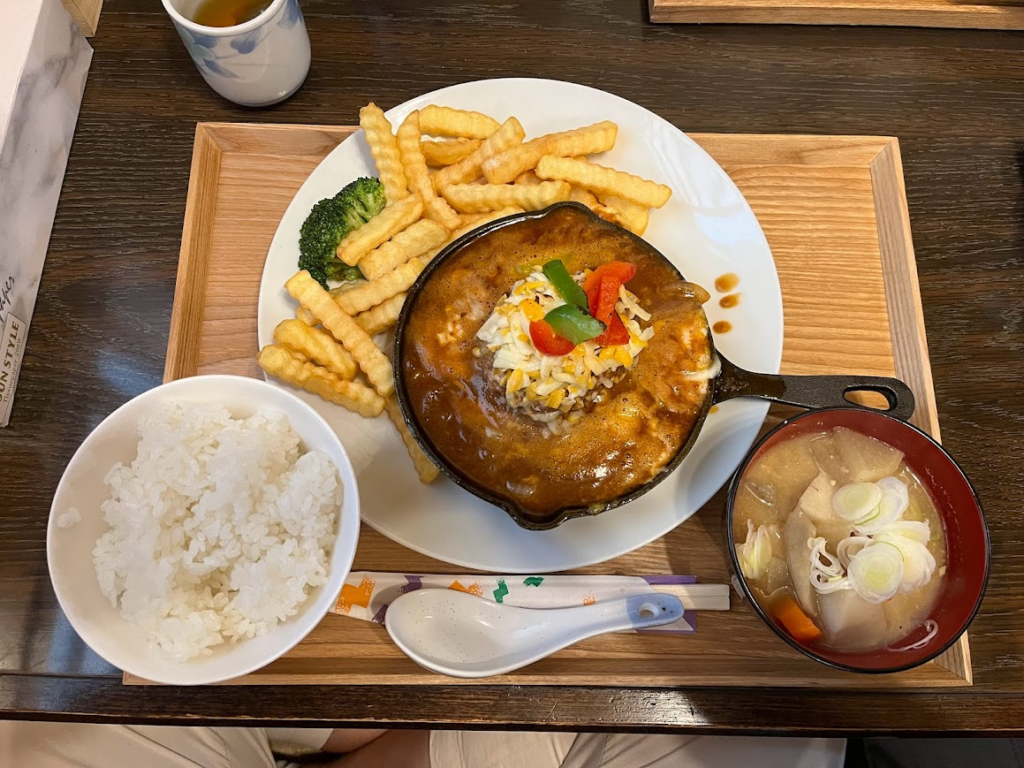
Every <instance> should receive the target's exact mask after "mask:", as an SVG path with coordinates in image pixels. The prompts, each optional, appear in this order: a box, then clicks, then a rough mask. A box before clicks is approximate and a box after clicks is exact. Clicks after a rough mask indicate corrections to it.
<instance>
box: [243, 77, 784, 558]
mask: <svg viewBox="0 0 1024 768" xmlns="http://www.w3.org/2000/svg"><path fill="white" fill-rule="evenodd" d="M481 84H486V85H487V86H488V87H492V88H495V89H498V88H504V87H506V86H508V87H511V88H515V87H519V86H525V87H531V88H536V89H544V88H555V89H558V88H570V89H573V90H579V91H581V92H586V93H589V94H592V95H593V96H594V97H595V98H600V99H610V100H611V101H612V102H613V103H615V104H616V106H617V107H618V108H619V109H621V110H625V111H632V110H640V111H642V112H643V113H645V116H646V117H647V118H648V119H651V120H653V121H654V122H655V123H657V124H659V125H660V126H661V127H662V128H663V129H667V130H668V131H669V132H671V133H674V134H676V135H675V136H674V138H676V139H677V140H679V141H681V143H682V144H683V145H685V146H686V148H687V150H688V151H690V152H696V153H697V154H698V155H700V156H702V157H703V159H704V161H706V163H709V164H710V166H711V167H713V169H714V170H713V172H714V173H715V174H716V176H717V180H718V181H719V183H722V184H723V185H724V186H725V187H726V188H731V191H732V192H733V193H735V195H736V197H737V203H738V204H739V205H740V207H741V209H742V213H743V214H744V215H745V216H746V217H749V219H750V221H752V222H753V224H754V228H755V229H756V232H757V235H758V238H757V239H758V242H757V246H758V247H759V248H761V249H763V251H764V253H765V255H767V258H768V261H769V263H770V267H771V269H770V272H771V277H772V278H773V281H772V285H769V286H767V288H768V289H769V290H770V291H772V292H773V293H774V304H775V306H774V307H773V310H774V316H775V319H777V328H776V331H775V333H774V334H773V336H772V338H770V339H768V343H769V344H770V347H771V350H772V351H773V353H774V354H772V355H771V358H770V359H769V360H767V364H766V365H762V366H759V370H762V371H764V372H765V373H778V372H779V370H780V367H781V362H782V346H783V331H784V327H785V323H784V314H783V306H782V293H781V287H780V285H779V281H778V272H777V270H776V268H775V264H774V258H773V257H772V254H771V248H770V246H769V244H768V241H767V238H766V237H765V235H764V232H763V229H762V228H761V226H760V223H759V222H758V221H757V217H756V216H755V214H754V212H753V210H752V209H751V207H750V205H749V203H748V202H747V201H746V199H745V198H744V197H743V195H742V193H741V192H740V191H739V189H738V188H737V187H736V185H735V183H734V182H733V181H732V179H731V178H730V177H729V176H728V174H727V173H726V172H725V171H724V169H722V168H721V166H719V165H718V163H717V162H716V161H715V160H714V159H713V158H712V157H711V156H710V155H709V154H708V153H707V151H706V150H704V149H703V147H701V146H700V145H699V144H697V143H696V142H695V141H694V140H693V139H691V138H690V137H689V136H688V135H687V134H686V133H685V132H683V131H682V130H680V129H678V128H676V127H675V126H674V125H672V124H671V123H669V122H668V121H667V120H665V119H664V118H662V117H660V116H659V115H657V114H656V113H654V112H651V111H650V110H648V109H647V108H645V107H643V106H641V105H639V104H636V103H634V102H631V101H629V100H627V99H624V98H622V97H621V96H617V95H615V94H611V93H608V92H607V91H602V90H600V89H596V88H591V87H589V86H584V85H580V84H577V83H571V82H567V81H561V80H551V79H541V78H493V79H485V80H473V81H468V82H464V83H459V84H456V85H452V86H447V87H445V88H440V89H437V90H435V91H431V92H429V93H425V94H421V95H419V96H416V97H414V98H412V99H409V100H407V101H405V102H403V103H401V104H399V105H397V106H395V107H393V108H391V109H390V110H387V111H386V112H385V114H386V116H387V117H388V119H389V120H390V121H391V122H392V124H393V125H397V124H398V122H400V121H401V119H404V117H405V115H406V114H408V113H409V112H410V111H412V110H413V109H417V108H419V107H420V106H422V105H424V104H426V103H440V104H444V103H448V102H450V101H451V98H450V97H452V96H453V95H457V94H458V92H459V91H461V90H462V89H465V88H472V87H476V86H479V85H481ZM463 108H469V109H471V108H473V107H471V106H463ZM517 115H518V110H517ZM519 116H520V117H521V115H519ZM607 119H613V120H615V119H616V115H615V114H611V115H608V116H607ZM524 122H525V121H524ZM582 123H583V121H577V122H575V123H572V125H577V124H582ZM566 127H567V128H568V127H571V126H570V125H566ZM528 134H529V130H528ZM359 141H362V142H363V143H364V145H365V140H364V139H363V137H362V131H360V130H357V131H356V132H354V133H353V134H352V135H351V136H349V137H347V138H345V139H344V140H343V141H342V142H340V143H339V144H338V146H337V147H335V148H334V149H333V150H332V151H331V152H330V153H329V154H328V155H327V156H326V157H324V159H323V160H322V161H321V162H320V164H319V165H318V166H317V168H315V169H314V170H313V171H312V172H311V173H310V175H309V177H307V179H306V181H305V182H303V185H302V186H301V187H300V188H299V190H298V191H297V192H296V194H295V197H294V198H293V199H292V201H291V203H289V206H288V208H287V209H286V211H285V213H284V215H283V216H282V218H281V222H280V223H279V225H278V229H277V231H276V232H275V235H274V239H273V241H272V243H271V246H270V248H269V249H268V255H267V260H266V262H265V264H264V270H263V275H262V277H261V281H260V293H259V312H258V315H259V316H258V320H257V324H258V335H259V344H260V346H261V347H262V346H263V345H264V344H268V343H271V342H272V339H271V335H272V333H266V328H265V325H266V323H265V322H264V307H265V306H266V305H267V299H268V297H269V296H270V295H271V292H272V291H273V292H278V291H280V290H281V286H280V284H279V282H278V281H275V280H271V279H270V278H269V272H270V269H269V265H270V263H271V256H272V255H273V254H274V253H275V251H279V250H280V249H281V244H280V241H281V239H282V238H283V237H285V236H284V235H283V234H282V230H283V228H284V223H285V222H286V221H288V220H290V219H295V218H296V216H297V214H296V211H295V210H293V209H295V208H297V207H300V206H301V207H302V208H303V209H305V207H306V206H305V205H301V204H299V203H298V201H299V199H300V197H301V196H302V193H303V191H304V190H306V188H307V185H310V184H311V183H315V180H316V178H317V176H318V174H322V173H324V171H323V170H322V169H325V168H329V167H330V165H331V164H332V158H333V157H335V156H336V155H338V154H339V153H341V152H343V151H344V150H343V148H344V147H345V146H346V144H348V143H349V142H359ZM367 154H368V153H367ZM627 170H628V169H627ZM361 172H362V171H359V173H361ZM356 175H358V173H354V174H353V175H352V176H351V178H355V176H356ZM351 178H350V177H347V176H346V177H345V178H338V179H337V181H336V182H334V183H333V184H332V187H334V188H336V189H340V188H341V186H343V185H344V184H345V183H347V182H348V181H350V180H351ZM336 189H335V191H336ZM326 194H330V193H324V194H323V195H322V196H326ZM317 199H319V198H317ZM656 215H658V212H655V213H653V214H652V219H653V217H654V216H656ZM304 218H305V213H302V215H301V219H304ZM301 219H299V223H301ZM292 237H293V238H294V235H292ZM670 258H671V256H670ZM683 271H684V274H687V269H686V268H684V270H683ZM687 276H688V277H689V275H687ZM277 320H280V318H277ZM270 327H271V328H272V326H270ZM716 344H717V345H718V346H722V344H721V341H720V340H719V339H717V338H716ZM730 357H732V356H731V355H730ZM734 362H735V360H734ZM740 363H741V364H742V360H741V361H740ZM266 378H267V380H268V381H270V382H271V383H274V384H275V385H277V386H282V387H283V388H285V389H289V391H295V390H293V389H292V388H290V387H287V386H284V385H282V384H280V383H278V382H276V381H274V380H273V379H271V378H269V377H266ZM328 405H329V404H328ZM738 405H739V403H738V401H730V402H728V403H726V404H724V406H723V410H725V409H726V408H730V407H733V406H738ZM314 407H316V406H314ZM332 407H333V406H332ZM768 407H769V404H768V403H767V402H745V403H743V408H744V416H745V419H744V421H745V422H747V425H746V426H745V427H744V428H743V431H744V432H746V433H748V434H746V435H743V436H733V441H734V444H735V445H739V444H741V443H742V445H743V450H742V454H741V455H740V456H739V457H738V458H736V459H735V460H734V461H730V463H731V464H733V466H731V467H730V469H729V470H728V472H726V473H725V477H724V478H723V479H722V482H721V483H719V484H718V485H717V488H720V487H721V486H722V485H724V484H725V482H727V481H728V479H729V477H730V476H731V475H732V473H733V472H734V471H735V469H736V467H737V466H738V465H739V462H740V461H741V459H742V455H743V454H745V453H746V451H747V450H749V448H750V446H751V445H753V443H754V441H755V440H756V438H757V431H758V429H757V428H754V429H753V430H751V429H750V427H749V423H750V422H753V421H756V422H757V424H758V427H759V425H760V424H761V423H762V422H763V420H764V417H765V415H766V414H767V411H768ZM325 418H326V417H325ZM710 422H713V419H710V418H709V423H710ZM707 432H708V424H707V423H706V424H705V427H704V433H702V435H701V438H704V437H705V434H706V433H707ZM748 438H749V439H748ZM343 441H344V438H343ZM699 442H700V440H698V443H699ZM686 461H687V460H684V462H683V464H682V465H681V467H682V466H685V465H686ZM681 467H680V468H679V469H677V470H676V472H679V471H680V469H681ZM662 485H663V486H666V485H669V483H662ZM460 490H461V489H460ZM653 492H654V491H652V493H653ZM715 492H716V491H715V490H712V491H711V492H709V493H706V494H702V496H706V498H703V499H702V500H701V501H699V502H696V503H694V502H690V503H689V506H691V507H692V509H689V511H686V512H682V513H680V514H679V515H678V516H677V517H678V519H676V520H674V521H672V523H671V525H668V526H667V527H664V530H660V532H653V533H647V534H644V536H642V537H640V538H637V539H636V540H634V541H631V542H630V543H629V545H628V546H627V547H624V548H620V549H618V550H617V551H615V552H610V553H604V554H599V555H594V556H590V557H583V558H578V559H566V560H565V561H564V562H563V563H561V564H559V565H558V566H557V567H547V568H542V569H538V568H537V567H533V566H528V565H527V566H523V565H517V564H516V563H515V562H514V561H512V560H510V561H507V562H503V563H501V564H499V565H490V564H487V563H483V562H480V561H479V560H474V559H472V557H464V556H457V555H452V554H450V553H448V554H445V553H439V552H438V551H437V549H436V548H433V547H431V546H424V545H423V544H421V543H419V542H417V541H415V540H411V539H409V538H408V537H407V536H404V535H402V534H400V533H397V532H396V531H394V530H389V529H388V527H387V526H384V525H381V524H380V521H377V520H372V519H370V518H369V517H366V516H365V501H364V517H363V522H365V523H366V524H367V525H369V526H370V527H371V528H373V529H374V530H376V531H377V532H379V533H381V534H382V535H384V536H386V537H387V538H389V539H391V540H392V541H395V542H396V543H398V544H400V545H402V546H404V547H407V548H408V549H411V550H413V551H415V552H418V553H420V554H423V555H426V556H428V557H431V558H435V559H438V560H441V561H443V562H447V563H450V564H452V565H455V566H459V567H465V568H474V569H478V570H484V571H489V572H496V573H498V572H500V573H510V574H513V573H514V574H529V573H537V572H541V571H547V572H552V571H560V570H572V569H576V568H583V567H586V566H589V565H594V564H597V563H601V562H604V561H606V560H610V559H612V558H614V557H618V556H621V555H623V554H627V553H629V552H633V551H635V550H637V549H639V548H641V547H643V546H646V545H647V544H650V543H651V542H652V541H655V540H657V539H659V538H661V537H662V536H664V535H665V534H667V533H668V532H670V531H671V530H673V529H674V528H675V527H677V526H678V525H681V524H682V523H684V522H685V521H686V520H688V519H689V518H690V517H692V516H693V515H694V514H696V512H697V511H698V510H699V509H700V508H701V507H702V506H703V505H704V504H705V503H706V502H707V501H708V500H709V499H710V498H711V497H712V496H713V495H714V493H715ZM462 493H467V495H468V492H465V491H462ZM368 495H369V494H368V491H367V490H363V491H362V496H363V498H364V500H365V499H366V497H367V496H368ZM648 495H650V494H648ZM481 503H483V502H481ZM633 503H634V504H635V503H636V502H633ZM630 506H632V504H631V505H625V506H623V507H620V508H618V510H613V511H610V512H608V513H605V516H604V517H607V516H608V515H611V514H614V513H615V512H616V511H618V512H622V511H628V510H629V509H630ZM499 514H502V515H504V513H503V512H500V513H499ZM600 519H601V518H600V517H598V518H578V519H577V520H575V521H568V522H567V523H565V524H564V525H563V526H562V528H564V526H566V525H572V524H573V523H574V522H581V523H589V522H592V521H596V520H600ZM558 530H561V529H555V531H558ZM531 533H534V534H538V535H543V534H545V533H550V532H545V531H541V532H531ZM641 539H642V540H641Z"/></svg>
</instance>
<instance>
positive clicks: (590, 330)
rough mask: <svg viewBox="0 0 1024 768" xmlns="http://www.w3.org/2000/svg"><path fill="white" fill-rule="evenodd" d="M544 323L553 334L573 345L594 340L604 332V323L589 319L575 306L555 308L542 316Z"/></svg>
mask: <svg viewBox="0 0 1024 768" xmlns="http://www.w3.org/2000/svg"><path fill="white" fill-rule="evenodd" d="M544 322H545V323H547V324H548V325H550V326H551V328H552V330H554V332H555V333H557V334H558V335H559V336H561V337H562V338H563V339H568V340H569V341H571V342H572V343H573V344H582V343H583V342H584V341H590V339H596V338H597V337H598V336H600V335H601V334H602V333H604V331H605V325H604V323H602V322H601V321H600V320H597V319H595V318H593V317H591V316H590V315H588V314H587V313H586V312H584V311H583V310H582V309H580V308H579V307H577V306H576V305H575V304H563V305H562V306H560V307H555V308H554V309H552V310H551V311H550V312H548V313H547V314H546V315H544Z"/></svg>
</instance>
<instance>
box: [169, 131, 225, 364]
mask: <svg viewBox="0 0 1024 768" xmlns="http://www.w3.org/2000/svg"><path fill="white" fill-rule="evenodd" d="M221 154H222V152H221V148H220V145H219V144H218V143H217V141H216V139H215V138H214V136H213V133H212V132H211V131H210V130H209V129H208V127H207V125H206V124H205V123H197V124H196V136H195V143H194V144H193V147H192V166H191V169H190V170H189V178H188V197H187V198H186V202H185V220H184V223H183V226H182V231H181V250H180V252H179V255H178V276H177V279H176V281H175V284H174V304H173V305H172V308H171V328H170V332H169V334H168V337H167V352H166V356H165V362H164V382H165V383H166V382H168V381H174V380H175V379H182V378H185V377H186V376H192V375H194V374H195V372H196V370H197V368H198V367H199V350H198V347H196V345H194V344H190V343H189V342H190V340H191V339H194V338H196V336H197V335H198V334H199V332H200V330H201V326H202V323H203V311H204V308H205V306H206V280H207V275H208V272H209V254H210V239H211V236H212V229H213V220H214V219H215V218H216V211H214V210H211V209H212V208H213V207H214V206H213V202H214V201H216V199H217V185H218V183H219V176H220V161H221Z"/></svg>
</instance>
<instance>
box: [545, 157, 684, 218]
mask: <svg viewBox="0 0 1024 768" xmlns="http://www.w3.org/2000/svg"><path fill="white" fill-rule="evenodd" d="M537 175H538V176H540V177H541V178H542V179H561V180H563V181H568V182H569V183H570V184H575V185H576V186H579V187H583V188H584V189H589V190H590V191H591V192H594V193H595V194H598V195H616V196H618V197H624V198H626V199H627V200H632V201H633V202H634V203H638V204H640V205H645V206H647V207H649V208H661V206H663V205H664V204H665V203H667V202H668V199H669V198H670V197H671V196H672V188H671V187H667V186H665V185H664V184H658V183H657V182H654V181H650V180H648V179H643V178H641V177H639V176H634V175H633V174H631V173H626V172H625V171H617V170H615V169H614V168H606V167H604V166H603V165H598V164H597V163H589V162H586V161H585V160H574V159H572V158H569V157H555V156H554V155H544V157H542V158H541V159H540V162H539V163H537Z"/></svg>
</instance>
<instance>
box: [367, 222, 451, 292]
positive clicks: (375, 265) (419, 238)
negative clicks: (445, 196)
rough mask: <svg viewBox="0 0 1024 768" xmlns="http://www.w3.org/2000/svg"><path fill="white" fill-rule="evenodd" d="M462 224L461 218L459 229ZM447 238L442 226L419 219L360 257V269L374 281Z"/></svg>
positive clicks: (368, 278) (446, 232) (445, 230)
mask: <svg viewBox="0 0 1024 768" xmlns="http://www.w3.org/2000/svg"><path fill="white" fill-rule="evenodd" d="M461 223H462V220H461V218H460V219H459V224H460V226H461ZM447 239H448V230H447V229H446V228H445V227H444V226H442V225H441V224H438V223H437V222H436V221H431V220H430V219H420V220H419V221H417V222H416V223H415V224H413V225H412V226H411V227H406V228H405V229H403V230H402V231H401V232H399V233H398V234H397V235H395V236H394V237H392V238H391V239H390V240H388V241H387V242H386V243H383V244H381V245H379V246H377V247H376V248H375V249H373V250H372V251H370V252H369V253H368V254H366V255H365V256H363V258H361V259H360V260H359V269H360V270H361V271H362V273H363V276H364V277H365V278H366V279H367V280H377V279H378V278H381V277H384V275H386V274H387V273H388V272H391V271H392V270H394V269H397V268H398V267H400V266H402V264H404V263H405V262H407V261H408V260H409V259H411V258H413V257H414V256H419V255H420V254H421V253H424V252H425V251H429V250H430V249H431V248H436V247H437V246H439V245H441V243H443V242H444V241H445V240H447Z"/></svg>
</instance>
